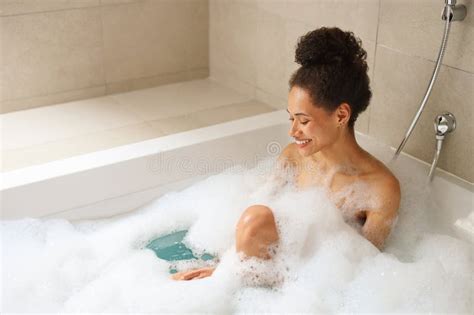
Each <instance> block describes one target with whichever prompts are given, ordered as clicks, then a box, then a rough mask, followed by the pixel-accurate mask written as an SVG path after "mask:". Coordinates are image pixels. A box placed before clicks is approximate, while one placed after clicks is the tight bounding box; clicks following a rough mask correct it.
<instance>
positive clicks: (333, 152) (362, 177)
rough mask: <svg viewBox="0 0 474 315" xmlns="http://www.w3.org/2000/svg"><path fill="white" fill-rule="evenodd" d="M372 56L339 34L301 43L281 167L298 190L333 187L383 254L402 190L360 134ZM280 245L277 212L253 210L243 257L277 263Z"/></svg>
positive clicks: (192, 274) (193, 274)
mask: <svg viewBox="0 0 474 315" xmlns="http://www.w3.org/2000/svg"><path fill="white" fill-rule="evenodd" d="M366 57H367V54H366V52H365V50H364V49H363V48H362V47H361V42H360V40H359V39H356V38H355V37H354V34H353V33H351V32H343V31H341V30H340V29H338V28H320V29H317V30H315V31H312V32H309V33H308V34H306V35H305V36H303V37H302V38H300V40H299V42H298V46H297V48H296V58H295V59H296V62H297V63H299V64H300V65H301V67H300V68H299V69H298V70H297V71H296V72H295V73H294V74H293V75H292V77H291V79H290V82H289V85H290V93H289V97H288V109H287V111H288V113H289V115H290V121H291V126H290V130H289V135H290V136H291V137H293V138H294V139H295V142H294V143H291V144H289V145H288V146H287V147H286V148H285V149H284V151H283V152H282V154H281V156H280V158H279V161H280V162H281V163H282V165H284V166H285V167H289V168H292V169H293V170H294V173H295V183H296V185H297V186H298V187H300V188H307V187H311V186H324V187H326V188H328V190H329V192H330V197H331V198H332V199H333V200H334V202H335V204H336V206H337V207H338V208H339V209H341V210H342V211H343V215H344V217H345V218H346V220H347V221H348V222H350V223H354V225H355V227H356V228H358V229H359V231H360V233H361V234H362V235H363V236H364V237H365V238H366V239H367V240H369V241H370V242H372V244H373V245H375V246H376V247H377V248H379V249H382V248H383V244H384V241H385V239H386V238H387V237H388V235H389V234H390V231H391V228H392V226H393V224H394V223H395V220H396V218H397V212H398V207H399V204H400V186H399V183H398V180H397V179H396V178H395V176H394V175H393V174H392V173H391V172H390V171H389V170H388V169H387V168H386V167H385V166H384V164H383V163H382V162H380V161H378V160H377V159H376V158H374V157H373V156H372V155H370V154H369V153H368V152H366V151H364V150H363V149H362V148H361V147H360V146H359V145H358V144H357V142H356V139H355V136H354V123H355V121H356V120H357V117H358V115H359V114H360V113H361V112H363V111H364V110H365V109H366V108H367V106H368V104H369V101H370V98H371V96H372V93H371V91H370V87H369V77H368V75H367V69H368V67H367V63H366ZM356 185H357V187H363V189H359V190H357V189H354V187H355V186H356ZM360 200H363V202H362V203H361V202H360ZM277 242H278V231H277V227H276V224H275V218H274V216H273V212H272V210H271V209H270V208H268V207H266V206H264V205H254V206H251V207H249V208H248V209H246V210H245V211H244V212H243V214H242V216H241V218H240V220H239V222H238V223H237V228H236V250H237V251H238V252H242V253H243V254H244V255H245V256H248V257H257V258H261V259H271V255H270V253H269V251H268V249H269V246H271V245H273V244H276V243H277ZM213 271H214V268H201V269H197V270H191V271H184V272H180V273H177V274H175V275H174V276H173V279H175V280H191V279H201V278H204V277H208V276H210V275H211V274H212V273H213Z"/></svg>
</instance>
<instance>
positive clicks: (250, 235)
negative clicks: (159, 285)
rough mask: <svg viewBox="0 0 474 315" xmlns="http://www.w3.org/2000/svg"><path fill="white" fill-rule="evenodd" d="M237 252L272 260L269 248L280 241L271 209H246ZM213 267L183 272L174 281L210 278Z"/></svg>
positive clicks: (237, 239)
mask: <svg viewBox="0 0 474 315" xmlns="http://www.w3.org/2000/svg"><path fill="white" fill-rule="evenodd" d="M235 238H236V244H235V245H236V246H235V247H236V250H237V252H242V253H244V254H245V255H246V256H247V257H257V258H262V259H270V258H271V255H270V253H269V247H270V246H271V245H273V244H276V242H277V241H278V231H277V227H276V223H275V217H274V216H273V212H272V210H271V209H270V208H268V207H266V206H262V205H254V206H250V207H248V208H247V209H245V211H244V213H243V214H242V215H241V217H240V219H239V222H238V223H237V228H236V233H235ZM213 272H214V268H213V267H206V268H200V269H195V270H188V271H182V272H178V273H176V274H174V275H173V276H172V279H174V280H193V279H202V278H205V277H209V276H211V275H212V273H213Z"/></svg>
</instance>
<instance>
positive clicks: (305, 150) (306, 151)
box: [298, 146, 313, 156]
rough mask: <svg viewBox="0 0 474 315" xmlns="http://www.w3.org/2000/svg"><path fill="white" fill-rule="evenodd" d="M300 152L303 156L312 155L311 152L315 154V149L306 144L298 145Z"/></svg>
mask: <svg viewBox="0 0 474 315" xmlns="http://www.w3.org/2000/svg"><path fill="white" fill-rule="evenodd" d="M298 152H299V153H300V154H301V155H302V156H310V155H311V154H313V150H312V149H311V147H310V146H306V147H303V148H300V147H298Z"/></svg>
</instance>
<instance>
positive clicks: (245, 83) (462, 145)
mask: <svg viewBox="0 0 474 315" xmlns="http://www.w3.org/2000/svg"><path fill="white" fill-rule="evenodd" d="M458 4H465V5H466V6H467V8H468V16H467V17H466V19H465V21H463V22H455V23H453V25H452V28H451V34H450V37H449V43H448V49H447V51H446V56H445V59H444V62H443V66H442V69H441V72H440V76H439V79H438V82H437V84H436V86H435V89H434V91H433V93H432V96H431V98H430V101H429V103H428V105H427V109H426V111H425V112H424V113H423V116H422V118H421V121H420V122H419V125H418V126H417V128H416V130H415V132H414V134H413V137H412V138H411V139H410V141H409V142H408V145H407V147H406V149H405V151H406V152H408V153H409V154H411V155H414V156H415V157H417V158H420V159H422V160H424V161H427V162H431V159H432V154H433V150H434V146H435V143H434V141H435V139H434V131H433V126H432V122H433V119H434V116H435V115H436V114H438V113H440V112H442V111H444V110H449V111H451V112H453V114H455V116H456V117H457V119H458V128H457V130H456V131H455V133H454V134H451V135H449V138H448V139H447V140H446V141H445V147H444V149H443V152H442V157H441V159H440V162H439V166H440V167H441V168H443V169H445V170H447V171H449V172H452V173H454V174H455V175H458V176H460V177H462V178H464V179H466V180H468V181H470V182H473V181H474V168H473V167H472V164H473V162H474V156H473V153H474V152H473V150H474V149H473V148H474V140H473V139H474V138H473V136H474V135H473V129H474V123H472V119H473V101H472V100H473V99H474V89H473V87H474V74H473V72H474V58H473V56H474V22H473V10H474V8H473V6H472V1H471V0H459V1H458ZM443 5H444V1H432V0H417V1H412V0H341V1H331V0H254V1H252V0H226V1H223V0H209V9H210V21H209V28H210V29H209V32H210V39H209V40H210V51H209V55H210V74H211V77H212V78H214V79H217V80H218V81H219V82H221V83H224V84H227V85H229V86H232V87H233V88H236V89H238V90H239V91H241V92H243V93H246V94H248V95H249V96H252V97H256V98H257V99H258V100H260V101H263V102H266V103H268V104H270V105H272V106H273V107H276V108H286V98H287V93H288V83H287V82H288V79H289V77H290V75H291V73H292V72H293V71H294V70H296V69H297V65H296V64H295V63H294V62H293V60H294V50H295V45H296V41H297V39H298V37H300V36H301V35H303V34H305V33H306V32H308V31H310V30H313V29H315V28H317V27H320V26H338V27H340V28H342V29H345V30H351V31H353V32H354V33H355V34H356V35H357V36H359V37H360V38H361V39H362V42H363V44H364V47H365V49H366V51H367V53H368V64H369V68H370V69H369V76H370V78H371V84H372V90H373V93H374V97H373V100H372V103H371V106H369V108H368V109H367V111H366V112H365V113H363V114H362V115H361V116H360V117H359V120H358V122H357V126H356V129H357V130H358V131H360V132H363V133H366V134H370V135H372V136H374V137H375V138H377V139H379V140H381V141H383V142H385V143H387V144H389V145H391V146H397V145H398V144H399V142H400V141H401V138H402V137H403V135H404V133H405V130H406V128H407V127H408V125H409V124H410V121H411V119H412V117H413V115H414V113H415V112H416V110H417V108H418V105H419V103H420V101H421V98H422V96H423V94H424V92H425V91H426V87H427V85H428V81H429V79H430V76H431V73H432V71H433V68H434V65H435V60H436V57H437V53H438V48H439V45H440V42H441V36H442V32H443V27H444V24H443V21H442V20H441V18H440V17H441V11H442V8H443Z"/></svg>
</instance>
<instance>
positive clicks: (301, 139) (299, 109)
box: [287, 86, 340, 156]
mask: <svg viewBox="0 0 474 315" xmlns="http://www.w3.org/2000/svg"><path fill="white" fill-rule="evenodd" d="M287 111H288V113H289V114H290V123H291V126H290V130H289V131H288V134H289V135H290V136H291V137H293V138H294V139H295V142H296V145H297V147H298V150H299V152H300V154H301V155H302V156H310V155H312V154H314V153H316V152H318V151H320V150H321V149H323V148H326V147H330V146H331V145H332V144H333V143H334V142H335V141H336V140H337V138H338V135H339V134H340V128H338V126H339V122H338V118H337V115H336V111H334V112H333V113H328V112H327V111H326V110H325V109H323V108H322V107H317V106H315V105H313V103H312V100H311V97H310V95H309V93H308V92H306V90H304V89H302V88H300V87H298V86H294V87H293V88H291V90H290V93H289V96H288V109H287Z"/></svg>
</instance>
